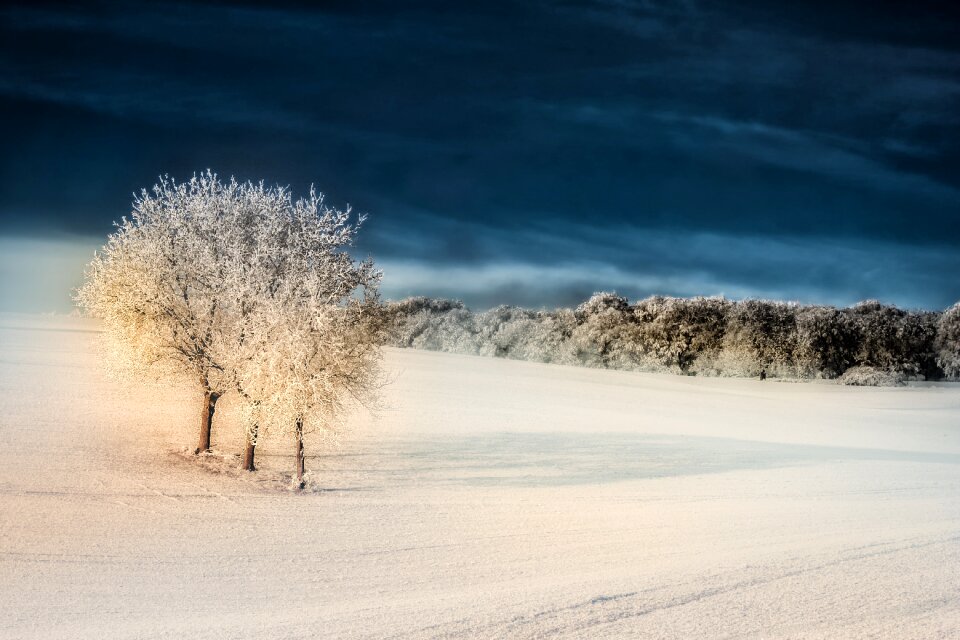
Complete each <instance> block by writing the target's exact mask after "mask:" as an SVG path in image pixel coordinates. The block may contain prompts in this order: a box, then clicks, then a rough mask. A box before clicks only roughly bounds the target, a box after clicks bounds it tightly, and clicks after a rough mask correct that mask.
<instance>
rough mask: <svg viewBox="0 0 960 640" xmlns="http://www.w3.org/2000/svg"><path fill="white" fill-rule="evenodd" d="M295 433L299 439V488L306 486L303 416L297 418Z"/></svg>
mask: <svg viewBox="0 0 960 640" xmlns="http://www.w3.org/2000/svg"><path fill="white" fill-rule="evenodd" d="M294 435H295V436H296V439H297V488H298V489H303V487H304V486H306V483H305V482H304V481H303V418H298V419H297V427H296V430H295V432H294Z"/></svg>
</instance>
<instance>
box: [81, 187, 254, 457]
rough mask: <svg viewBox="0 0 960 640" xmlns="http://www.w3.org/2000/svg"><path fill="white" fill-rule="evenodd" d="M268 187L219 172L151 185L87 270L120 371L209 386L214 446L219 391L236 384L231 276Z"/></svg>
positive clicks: (203, 442) (203, 390) (203, 438)
mask: <svg viewBox="0 0 960 640" xmlns="http://www.w3.org/2000/svg"><path fill="white" fill-rule="evenodd" d="M269 200H270V198H269V194H268V193H267V192H266V191H265V190H264V189H263V188H262V186H261V187H255V186H253V185H240V184H238V183H237V182H235V181H231V182H229V183H227V184H222V183H221V182H219V181H218V180H217V178H216V176H214V175H213V174H211V173H209V172H208V173H206V174H203V175H200V176H195V177H194V178H193V179H191V180H190V181H188V182H185V183H175V182H174V181H172V180H170V179H167V178H164V179H163V180H161V182H160V183H159V184H157V185H156V186H155V187H154V188H153V189H152V191H149V192H148V191H146V190H144V191H142V192H141V193H140V195H139V196H138V197H136V198H135V200H134V203H133V211H132V213H131V215H130V217H129V218H123V220H122V221H121V222H120V223H119V224H118V225H117V229H116V231H115V232H114V233H113V234H111V236H110V237H109V238H108V241H107V244H106V246H104V247H103V249H102V251H101V252H99V253H98V254H97V256H96V257H95V258H94V260H93V262H92V263H91V264H90V266H89V268H88V270H87V274H86V276H87V278H86V282H85V284H84V285H83V287H81V288H80V290H79V291H78V293H77V301H78V302H79V303H80V304H81V306H83V307H85V308H86V310H87V311H88V312H89V313H90V314H91V315H93V316H95V317H97V318H99V319H100V320H101V321H102V323H103V327H104V331H105V337H106V340H105V342H106V345H107V354H108V363H109V365H110V368H111V369H112V371H113V372H114V373H116V374H117V375H119V376H124V377H127V376H137V377H147V378H151V379H164V378H166V379H170V378H173V379H181V380H182V379H188V380H191V381H195V382H196V384H197V388H198V392H199V393H200V394H202V396H203V402H202V405H201V415H200V433H199V438H198V444H197V452H200V451H206V450H208V449H209V448H210V432H211V425H212V421H213V416H214V412H215V410H216V406H217V401H218V399H219V398H220V396H221V395H222V394H223V393H225V392H227V391H229V390H231V389H232V388H233V385H234V375H233V374H234V368H235V362H236V361H235V357H236V354H237V350H236V341H237V334H236V333H232V332H230V331H228V328H229V327H231V326H233V325H234V324H235V322H234V320H235V317H236V315H237V309H236V305H235V304H233V301H231V300H228V299H226V298H225V296H224V282H225V281H226V280H227V279H228V278H230V277H231V275H232V273H233V271H234V270H235V269H236V264H235V262H234V261H235V260H236V259H237V256H242V255H249V249H241V248H240V247H241V246H245V245H246V244H247V238H248V236H249V227H248V225H249V219H250V218H251V217H256V216H260V217H263V216H264V212H265V211H267V210H269V205H270V202H269Z"/></svg>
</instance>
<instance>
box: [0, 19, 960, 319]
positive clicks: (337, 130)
mask: <svg viewBox="0 0 960 640" xmlns="http://www.w3.org/2000/svg"><path fill="white" fill-rule="evenodd" d="M772 7H773V5H771V4H770V3H761V2H756V3H753V2H731V3H710V4H705V3H704V4H700V3H693V2H679V3H658V2H627V1H623V2H615V1H611V2H592V3H590V2H585V3H542V4H539V3H523V4H520V3H518V4H495V3H494V4H485V5H482V6H479V5H475V4H474V3H471V4H470V5H467V6H465V7H462V8H453V5H451V4H450V3H417V4H414V5H407V6H405V8H404V10H403V11H400V10H397V9H396V8H395V5H394V4H392V3H383V4H363V6H362V8H361V5H359V4H353V3H344V4H342V5H336V4H332V5H325V8H324V9H323V10H312V9H307V8H304V7H301V6H299V5H297V4H293V3H280V4H277V5H271V8H265V7H260V6H256V5H253V4H222V3H211V4H186V3H183V4H179V3H138V4H130V5H121V4H114V3H94V4H89V5H86V6H85V7H83V8H79V7H77V6H75V5H68V4H63V5H60V4H49V5H48V4H37V3H23V4H13V5H8V6H7V7H6V8H5V9H2V10H0V25H2V26H0V135H2V136H3V139H4V141H5V151H4V154H3V157H2V159H0V215H2V216H3V229H4V230H5V231H6V233H7V234H8V235H9V234H17V235H40V234H48V235H49V234H55V233H62V232H69V233H73V234H84V235H87V236H92V237H97V236H102V235H103V234H104V233H106V232H107V231H109V228H110V222H111V221H112V220H114V219H116V218H118V217H119V216H121V215H123V214H124V213H125V212H126V210H127V208H128V206H129V200H130V193H131V192H132V191H134V190H136V189H139V188H140V187H143V186H148V185H150V184H152V183H153V182H154V181H155V179H156V176H157V175H158V174H160V173H170V174H172V175H174V176H178V177H184V176H188V175H190V174H191V173H193V172H194V171H197V170H201V169H204V168H206V167H211V168H213V169H214V170H216V171H218V172H220V173H221V174H223V175H230V174H235V175H237V176H238V177H240V178H251V179H261V178H263V179H266V180H268V181H272V182H280V183H283V184H290V185H291V186H292V187H294V189H296V190H304V189H306V187H307V186H308V185H309V184H310V183H316V184H317V186H318V187H320V188H321V189H322V190H324V191H325V192H327V193H328V194H329V195H330V198H331V202H332V203H333V204H337V205H343V204H346V203H347V202H349V203H351V204H352V205H354V207H355V208H356V209H359V210H363V211H369V212H370V213H371V214H372V215H371V219H370V223H369V226H368V229H367V233H366V234H365V235H366V238H365V240H364V242H365V244H364V246H363V247H361V248H362V249H363V250H369V251H372V252H373V253H374V255H375V256H377V257H378V258H379V259H381V260H383V261H384V263H385V265H387V266H388V267H391V268H388V270H387V280H386V282H385V285H386V289H387V291H388V292H389V293H390V294H391V295H405V294H416V293H430V294H444V295H453V296H459V297H464V298H466V299H467V301H468V302H470V303H473V304H476V305H481V306H483V305H487V304H493V303H495V302H499V301H503V302H514V303H526V304H531V305H540V304H546V305H552V304H557V303H564V304H566V303H571V302H574V301H575V300H576V299H577V298H579V297H582V296H584V295H587V294H589V293H590V292H591V291H592V290H594V289H600V288H605V289H611V288H617V289H620V290H621V291H623V292H624V293H627V294H630V295H646V294H649V293H668V294H682V295H693V294H698V293H703V294H717V293H724V294H727V295H731V296H746V295H768V296H776V297H785V298H801V299H806V300H825V301H831V302H838V303H845V302H851V301H853V300H856V299H858V298H863V297H880V298H883V299H887V300H891V301H895V302H899V303H901V304H905V305H910V306H916V305H926V306H937V307H942V306H944V305H946V304H948V303H949V302H951V301H953V300H955V299H957V298H960V283H958V281H957V280H956V278H955V276H954V274H955V273H956V267H957V266H958V264H957V262H958V259H957V256H958V255H960V220H958V218H960V215H958V214H960V172H958V171H957V169H958V167H960V22H958V20H957V16H956V15H955V14H954V13H953V12H952V11H951V10H950V8H949V7H947V6H946V5H941V4H929V5H917V4H911V5H910V7H905V6H904V7H899V6H892V7H887V6H885V5H878V4H876V3H869V4H866V3H864V4H855V3H845V2H834V3H830V4H824V5H823V6H816V5H811V4H809V3H804V4H803V5H802V6H800V5H797V6H789V7H776V8H772ZM451 274H457V278H456V279H455V280H454V281H452V282H451V281H448V279H449V277H450V275H451ZM470 274H473V275H472V277H471V275H470Z"/></svg>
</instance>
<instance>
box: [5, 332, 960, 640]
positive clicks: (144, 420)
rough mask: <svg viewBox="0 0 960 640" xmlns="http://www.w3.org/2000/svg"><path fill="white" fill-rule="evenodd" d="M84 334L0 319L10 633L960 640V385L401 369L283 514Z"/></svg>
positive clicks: (179, 398) (258, 481) (194, 399)
mask: <svg viewBox="0 0 960 640" xmlns="http://www.w3.org/2000/svg"><path fill="white" fill-rule="evenodd" d="M97 335H98V334H97V331H96V325H94V324H93V323H91V322H90V321H86V320H81V319H76V318H65V317H39V316H17V315H9V314H8V315H0V390H2V391H0V400H2V414H0V416H2V417H0V436H2V439H0V443H2V446H0V514H2V515H0V637H2V638H45V639H47V638H98V639H102V638H111V639H113V638H246V637H257V638H316V637H331V638H383V637H389V638H445V637H484V638H499V637H512V638H531V637H583V638H607V637H613V638H634V637H643V638H696V637H718V638H719V637H723V638H726V637H744V638H957V637H960V387H958V386H956V385H949V384H939V385H937V384H929V385H912V386H909V387H906V388H888V389H869V388H849V387H841V386H837V385H831V384H826V383H812V384H787V383H777V382H771V381H767V382H763V383H761V382H759V381H754V380H736V379H703V378H683V377H672V376H660V375H650V374H639V373H629V372H619V371H603V370H591V369H581V368H572V367H563V366H554V365H539V364H533V363H525V362H516V361H506V360H497V359H492V358H489V359H488V358H479V357H469V356H455V355H449V354H439V353H430V352H419V351H410V350H388V352H387V355H386V365H387V370H388V373H389V376H390V379H391V381H390V383H389V384H388V385H387V386H386V387H385V388H384V391H383V396H384V401H383V407H382V408H381V410H380V411H379V413H378V414H377V415H376V416H371V415H357V416H354V417H353V418H351V419H350V421H349V424H348V425H346V428H345V429H344V432H343V434H342V435H341V436H340V440H339V443H338V444H336V446H332V445H329V444H328V445H327V447H326V449H325V453H324V454H323V455H321V456H315V457H312V458H308V460H307V463H308V467H309V468H310V470H311V472H312V474H311V475H312V482H311V485H310V492H309V493H307V494H305V495H297V494H295V493H292V492H290V491H289V490H288V489H287V486H286V483H287V481H288V478H289V473H290V471H291V470H292V466H293V463H292V455H288V454H292V443H288V442H282V441H281V442H273V441H266V442H264V444H263V447H262V451H260V464H261V467H262V469H261V471H259V472H258V473H257V474H254V475H252V476H251V475H250V474H246V473H243V472H240V471H238V470H236V459H235V458H234V457H233V454H234V453H237V452H239V450H240V444H241V443H240V434H239V430H238V429H233V428H231V425H230V419H231V415H232V410H231V408H230V405H229V402H228V401H226V400H225V401H224V403H223V405H224V406H223V407H221V409H220V410H219V411H218V414H217V418H218V422H217V423H216V424H215V427H214V441H215V447H217V449H218V451H219V453H218V454H216V455H209V456H205V457H204V458H203V459H202V460H201V461H199V462H198V461H197V460H195V459H194V458H193V457H192V456H190V455H189V454H186V453H184V449H185V448H187V447H188V446H190V447H192V446H193V444H194V440H195V437H196V433H195V428H196V421H197V419H198V417H199V398H198V396H197V393H196V391H195V390H193V389H190V388H176V387H161V386H155V387H146V388H145V387H143V386H142V385H141V386H132V385H131V386H124V385H120V384H118V383H117V382H114V381H110V380H108V379H107V378H106V377H105V376H104V374H103V373H102V372H101V371H100V368H99V367H98V366H97V356H96V350H95V348H94V342H95V339H96V337H97Z"/></svg>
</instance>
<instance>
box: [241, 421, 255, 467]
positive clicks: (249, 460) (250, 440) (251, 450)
mask: <svg viewBox="0 0 960 640" xmlns="http://www.w3.org/2000/svg"><path fill="white" fill-rule="evenodd" d="M256 437H257V428H256V427H254V428H253V434H252V437H251V434H250V433H248V434H247V449H246V451H244V454H243V470H244V471H256V470H257V468H256V467H255V466H253V455H254V454H255V453H256V452H257V444H256V442H254V438H256Z"/></svg>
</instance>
